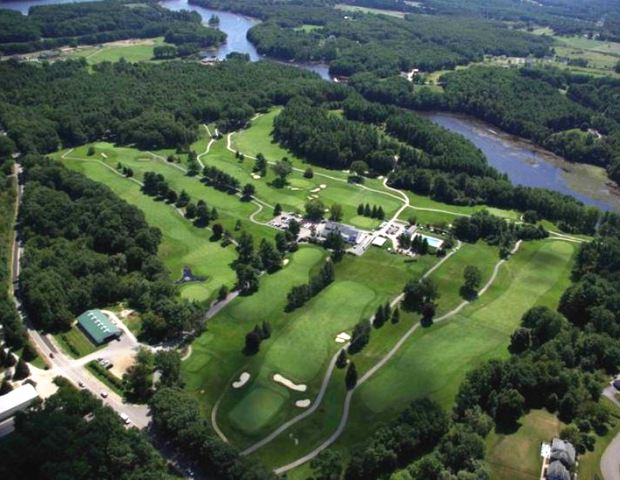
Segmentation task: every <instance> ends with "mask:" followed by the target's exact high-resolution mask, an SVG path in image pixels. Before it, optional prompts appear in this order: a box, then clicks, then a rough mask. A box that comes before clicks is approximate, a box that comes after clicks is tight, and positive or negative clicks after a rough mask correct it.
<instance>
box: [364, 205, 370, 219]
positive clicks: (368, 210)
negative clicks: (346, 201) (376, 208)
mask: <svg viewBox="0 0 620 480" xmlns="http://www.w3.org/2000/svg"><path fill="white" fill-rule="evenodd" d="M371 214H372V210H370V205H368V204H366V205H365V206H364V216H365V217H370V216H371Z"/></svg>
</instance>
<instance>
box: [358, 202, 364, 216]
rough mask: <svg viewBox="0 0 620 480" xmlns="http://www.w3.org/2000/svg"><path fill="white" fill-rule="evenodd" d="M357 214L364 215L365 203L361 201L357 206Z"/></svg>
mask: <svg viewBox="0 0 620 480" xmlns="http://www.w3.org/2000/svg"><path fill="white" fill-rule="evenodd" d="M357 214H358V215H364V204H363V203H360V204H359V205H358V206H357Z"/></svg>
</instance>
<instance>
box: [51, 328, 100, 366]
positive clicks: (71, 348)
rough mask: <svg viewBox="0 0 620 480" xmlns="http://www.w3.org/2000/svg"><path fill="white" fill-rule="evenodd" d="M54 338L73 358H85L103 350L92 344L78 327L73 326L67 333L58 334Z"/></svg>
mask: <svg viewBox="0 0 620 480" xmlns="http://www.w3.org/2000/svg"><path fill="white" fill-rule="evenodd" d="M54 338H55V339H56V341H57V342H58V344H59V345H60V347H61V348H62V349H63V350H64V351H65V353H67V354H68V355H70V356H71V357H73V358H81V357H84V356H86V355H89V354H91V353H93V352H95V351H97V350H98V349H99V348H101V347H97V346H96V345H95V344H94V343H93V342H91V341H90V340H89V339H88V337H87V336H86V334H85V333H83V332H82V331H81V330H80V329H79V327H77V326H73V327H72V328H71V330H68V331H66V332H63V333H57V334H56V335H54Z"/></svg>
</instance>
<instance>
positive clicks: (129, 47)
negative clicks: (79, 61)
mask: <svg viewBox="0 0 620 480" xmlns="http://www.w3.org/2000/svg"><path fill="white" fill-rule="evenodd" d="M159 45H166V43H165V42H164V39H163V37H157V38H150V39H144V40H134V41H127V40H123V41H119V42H110V43H104V44H103V45H100V46H92V47H91V46H88V47H79V48H76V49H71V50H70V51H68V52H66V53H63V54H62V55H61V56H62V57H64V58H85V59H86V61H87V62H88V63H89V64H90V65H95V64H97V63H101V62H117V61H118V60H120V59H121V58H124V59H125V60H127V61H128V62H144V61H149V60H153V49H154V48H155V47H157V46H159Z"/></svg>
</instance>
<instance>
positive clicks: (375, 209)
mask: <svg viewBox="0 0 620 480" xmlns="http://www.w3.org/2000/svg"><path fill="white" fill-rule="evenodd" d="M357 214H358V215H363V216H364V217H370V218H376V219H378V220H383V219H385V212H384V211H383V207H382V206H381V205H379V206H377V205H373V206H372V208H371V207H370V204H368V203H367V204H365V205H364V204H363V203H360V204H359V205H358V206H357Z"/></svg>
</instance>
